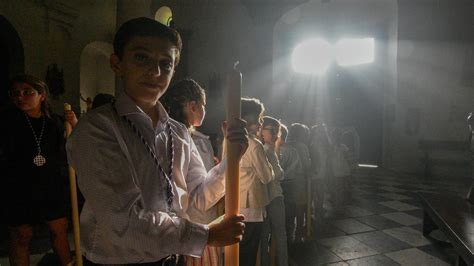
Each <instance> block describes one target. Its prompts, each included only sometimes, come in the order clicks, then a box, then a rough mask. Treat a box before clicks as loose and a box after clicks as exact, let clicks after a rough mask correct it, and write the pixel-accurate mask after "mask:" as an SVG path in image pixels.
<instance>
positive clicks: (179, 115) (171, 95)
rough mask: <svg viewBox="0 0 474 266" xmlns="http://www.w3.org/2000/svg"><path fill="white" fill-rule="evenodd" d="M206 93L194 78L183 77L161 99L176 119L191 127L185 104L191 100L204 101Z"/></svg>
mask: <svg viewBox="0 0 474 266" xmlns="http://www.w3.org/2000/svg"><path fill="white" fill-rule="evenodd" d="M205 100H206V93H205V92H204V89H203V88H202V87H201V86H200V85H199V84H198V83H197V82H196V81H194V80H193V79H183V80H180V81H178V82H176V83H175V84H173V86H171V88H169V89H168V90H167V91H166V93H165V94H164V95H163V97H161V99H160V101H161V103H162V104H163V106H164V107H165V109H166V111H167V112H168V114H169V115H170V116H171V117H172V118H173V119H174V120H176V121H178V122H181V123H183V124H184V125H186V127H187V128H189V127H191V125H190V124H189V122H188V118H187V117H186V115H185V113H184V105H185V104H186V103H187V102H190V101H196V102H204V101H205Z"/></svg>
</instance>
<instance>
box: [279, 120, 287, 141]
mask: <svg viewBox="0 0 474 266" xmlns="http://www.w3.org/2000/svg"><path fill="white" fill-rule="evenodd" d="M280 132H281V133H280V134H281V136H280V138H281V139H282V140H283V141H285V142H286V138H287V137H288V128H287V127H286V125H285V124H280Z"/></svg>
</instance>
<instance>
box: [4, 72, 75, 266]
mask: <svg viewBox="0 0 474 266" xmlns="http://www.w3.org/2000/svg"><path fill="white" fill-rule="evenodd" d="M9 95H10V98H11V100H12V102H13V105H14V107H15V108H12V109H11V110H7V111H5V112H4V113H3V114H1V115H0V121H2V122H3V124H4V125H6V126H5V127H3V129H2V130H1V131H0V171H1V173H2V179H1V180H2V181H1V182H2V183H3V184H2V187H4V188H5V197H6V198H7V199H8V203H7V206H6V218H7V222H8V225H9V229H10V263H11V265H30V264H29V242H30V240H31V238H32V236H33V229H32V226H33V225H36V224H39V223H40V222H44V221H46V223H47V225H48V228H49V230H50V232H51V243H52V247H53V250H54V252H55V253H56V254H57V256H58V257H59V260H60V263H61V265H70V264H71V256H70V249H69V243H68V239H67V228H68V220H67V218H66V217H67V213H68V212H67V211H68V207H67V206H68V196H67V187H68V186H67V182H68V181H67V180H68V179H67V177H66V176H65V175H63V174H62V172H63V171H62V169H64V167H65V165H66V156H65V147H64V143H65V140H64V129H63V124H62V122H61V119H60V118H59V117H58V116H57V115H54V114H52V113H51V112H50V110H49V105H48V101H47V96H48V87H47V85H46V84H45V83H44V82H43V81H41V80H40V79H38V78H36V77H33V76H30V75H21V76H18V77H15V78H14V79H13V80H12V82H11V86H10V90H9Z"/></svg>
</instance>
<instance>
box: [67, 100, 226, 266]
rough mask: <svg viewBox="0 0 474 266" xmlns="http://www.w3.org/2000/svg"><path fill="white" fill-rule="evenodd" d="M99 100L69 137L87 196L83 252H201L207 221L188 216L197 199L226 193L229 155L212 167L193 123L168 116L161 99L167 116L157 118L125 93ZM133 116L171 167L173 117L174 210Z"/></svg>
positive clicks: (137, 256) (121, 255)
mask: <svg viewBox="0 0 474 266" xmlns="http://www.w3.org/2000/svg"><path fill="white" fill-rule="evenodd" d="M115 107H116V110H117V112H115V111H114V109H113V108H112V107H111V105H105V106H103V107H100V108H97V109H95V110H93V111H91V112H89V113H87V114H86V115H85V116H84V117H82V118H81V119H80V120H79V123H78V124H77V126H76V127H75V129H74V131H73V133H72V135H71V137H70V138H69V140H68V142H67V152H68V159H69V163H70V165H71V166H73V167H74V168H75V170H76V172H77V176H78V184H79V188H80V190H81V192H82V193H83V195H84V197H85V200H86V201H85V205H84V208H83V210H82V213H81V244H82V249H83V253H84V255H85V256H86V257H87V258H88V259H89V260H91V261H92V262H95V263H100V264H122V263H138V262H140V263H143V262H153V261H158V260H160V259H162V258H164V257H166V256H168V255H170V254H182V255H189V256H201V254H202V252H203V249H204V247H205V246H206V243H207V239H208V227H207V225H203V224H198V223H194V222H190V221H189V216H188V214H187V211H188V209H189V207H190V206H193V208H196V209H200V210H207V209H209V208H210V207H211V206H213V205H214V204H215V203H216V202H217V201H218V200H219V199H220V198H221V197H222V196H223V195H224V185H225V179H224V170H225V163H222V164H220V165H218V166H216V167H215V168H213V169H212V170H211V171H210V172H209V174H207V171H206V169H205V168H204V166H203V163H202V161H201V159H200V156H199V153H198V151H197V149H196V146H195V145H194V143H193V141H192V140H191V136H190V134H189V131H188V129H187V128H186V127H185V126H184V125H182V124H181V123H179V122H176V121H175V120H173V119H170V118H169V117H168V114H167V113H166V111H165V110H164V108H163V107H162V106H161V104H158V105H157V107H156V109H157V112H158V113H159V118H160V120H159V121H158V123H157V125H156V127H155V128H153V126H152V121H151V119H150V118H149V116H147V115H146V114H145V113H144V112H143V111H142V110H141V109H140V108H139V107H138V106H137V105H136V104H135V103H134V102H133V100H132V99H131V98H130V97H128V96H127V95H126V94H125V93H123V94H122V95H121V96H120V97H119V98H118V99H117V102H116V103H115ZM122 116H126V117H127V118H128V119H130V120H131V121H132V122H133V123H134V124H135V125H136V126H137V128H138V129H139V131H140V132H141V133H142V135H143V136H144V138H145V139H146V141H147V142H148V143H149V145H150V146H152V147H153V148H154V149H155V153H156V155H157V157H158V158H159V161H160V165H161V166H162V167H163V168H164V171H165V172H168V171H169V169H168V168H169V163H168V158H169V154H168V152H169V150H168V144H169V138H168V134H167V131H168V130H165V129H166V127H167V124H168V121H169V124H170V126H171V134H172V139H173V143H174V163H173V166H172V168H173V175H172V187H173V191H174V194H175V196H174V198H173V206H172V212H171V213H170V212H168V211H167V203H166V181H165V179H164V177H163V176H162V175H161V173H160V172H159V171H158V169H157V167H156V164H155V163H154V161H153V159H152V157H151V155H150V154H149V153H148V152H147V150H146V148H145V146H144V144H143V143H142V142H141V140H140V138H139V137H138V136H137V135H136V134H135V133H134V132H133V130H132V129H131V128H130V125H128V124H127V123H126V122H124V121H123V118H122Z"/></svg>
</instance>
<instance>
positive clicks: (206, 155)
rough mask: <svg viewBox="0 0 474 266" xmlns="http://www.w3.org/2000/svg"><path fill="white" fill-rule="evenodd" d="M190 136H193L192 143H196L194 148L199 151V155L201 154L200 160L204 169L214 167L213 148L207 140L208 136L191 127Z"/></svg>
mask: <svg viewBox="0 0 474 266" xmlns="http://www.w3.org/2000/svg"><path fill="white" fill-rule="evenodd" d="M191 137H192V138H193V141H194V144H196V148H197V150H198V151H199V155H201V159H202V162H203V163H204V167H206V170H208V171H209V170H211V168H213V167H214V165H215V162H214V149H213V148H212V144H211V141H210V140H209V136H207V135H204V134H203V133H201V132H199V131H197V130H195V129H192V130H191Z"/></svg>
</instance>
